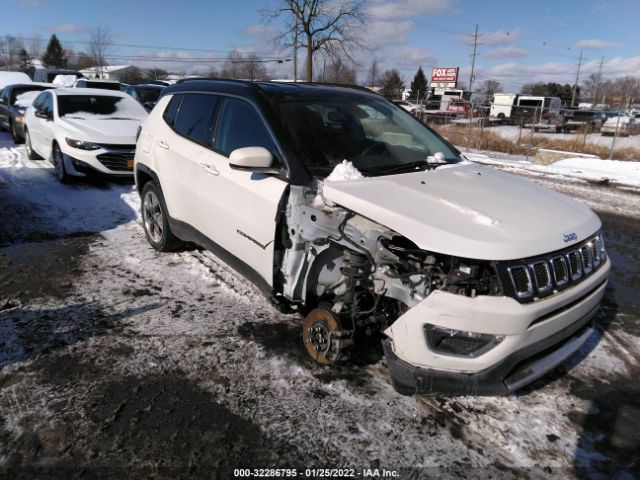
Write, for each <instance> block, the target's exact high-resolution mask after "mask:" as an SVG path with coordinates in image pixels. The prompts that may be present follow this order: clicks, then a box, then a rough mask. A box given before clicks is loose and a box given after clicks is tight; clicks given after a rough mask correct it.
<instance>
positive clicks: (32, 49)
mask: <svg viewBox="0 0 640 480" xmlns="http://www.w3.org/2000/svg"><path fill="white" fill-rule="evenodd" d="M43 45H44V40H42V37H41V36H40V35H35V36H34V37H33V38H32V39H30V40H29V49H28V50H29V56H30V57H31V58H40V56H41V55H42V48H43Z"/></svg>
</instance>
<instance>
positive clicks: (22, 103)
mask: <svg viewBox="0 0 640 480" xmlns="http://www.w3.org/2000/svg"><path fill="white" fill-rule="evenodd" d="M41 93H42V92H41V91H40V90H31V91H30V92H24V93H21V94H20V95H18V96H17V97H16V101H15V105H17V106H18V107H25V108H26V107H30V106H31V104H32V103H33V101H34V100H35V99H36V97H37V96H38V95H40V94H41Z"/></svg>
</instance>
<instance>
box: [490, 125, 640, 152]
mask: <svg viewBox="0 0 640 480" xmlns="http://www.w3.org/2000/svg"><path fill="white" fill-rule="evenodd" d="M520 130H521V129H520V127H518V126H515V125H498V126H495V127H491V128H488V129H487V131H488V132H493V133H496V134H498V135H499V136H501V137H502V138H506V139H509V140H513V141H517V140H518V138H520V139H521V141H522V142H523V143H526V142H527V139H528V138H529V137H530V136H531V135H533V136H535V137H544V138H550V139H555V140H576V139H577V140H579V141H583V140H584V134H582V133H551V132H536V133H534V132H532V131H531V129H529V128H523V129H522V131H520ZM586 141H587V143H592V144H594V145H603V146H606V147H609V146H611V142H612V141H613V137H610V136H608V137H607V136H603V135H601V134H600V133H589V134H587V138H586ZM615 148H636V149H638V150H640V135H631V136H629V137H617V138H616V143H615Z"/></svg>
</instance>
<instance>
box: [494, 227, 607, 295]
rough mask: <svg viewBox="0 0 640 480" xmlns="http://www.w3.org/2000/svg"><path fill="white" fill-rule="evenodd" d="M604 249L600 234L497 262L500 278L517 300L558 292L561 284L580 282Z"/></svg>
mask: <svg viewBox="0 0 640 480" xmlns="http://www.w3.org/2000/svg"><path fill="white" fill-rule="evenodd" d="M605 260H606V253H605V250H604V245H603V242H602V238H601V234H598V235H596V236H594V237H591V238H590V239H588V240H586V241H584V242H582V243H581V244H578V245H575V246H573V247H569V248H566V249H563V250H560V251H556V252H552V253H551V254H549V255H543V256H540V257H533V258H529V259H523V260H519V261H517V263H516V262H504V263H503V264H502V265H500V266H499V271H501V272H502V273H501V274H500V275H501V276H502V278H504V277H505V276H506V277H507V283H508V284H510V285H511V287H512V288H513V290H512V291H511V293H509V292H506V293H507V294H509V295H510V296H513V297H514V298H516V299H517V300H519V301H520V302H527V301H531V300H533V299H534V298H540V297H545V296H548V295H553V294H555V293H558V292H559V291H560V290H563V289H564V288H568V287H570V286H571V285H575V284H577V283H580V282H581V281H583V280H584V279H585V278H587V277H589V276H590V275H591V274H593V272H595V271H596V270H598V269H599V267H600V266H601V265H602V264H604V263H605Z"/></svg>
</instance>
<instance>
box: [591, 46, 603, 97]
mask: <svg viewBox="0 0 640 480" xmlns="http://www.w3.org/2000/svg"><path fill="white" fill-rule="evenodd" d="M602 67H604V57H602V58H601V59H600V67H598V78H597V80H596V87H595V88H594V90H593V102H592V103H593V107H594V108H595V106H596V104H597V103H598V93H600V84H601V83H602Z"/></svg>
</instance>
